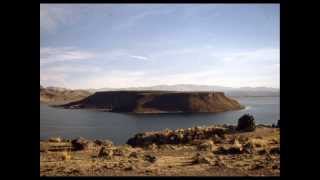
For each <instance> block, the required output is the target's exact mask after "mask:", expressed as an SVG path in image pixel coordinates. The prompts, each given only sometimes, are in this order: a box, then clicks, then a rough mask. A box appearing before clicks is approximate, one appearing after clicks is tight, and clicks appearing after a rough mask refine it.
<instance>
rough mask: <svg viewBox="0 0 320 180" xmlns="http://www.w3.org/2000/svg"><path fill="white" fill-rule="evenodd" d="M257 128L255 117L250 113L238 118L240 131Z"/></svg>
mask: <svg viewBox="0 0 320 180" xmlns="http://www.w3.org/2000/svg"><path fill="white" fill-rule="evenodd" d="M255 128H256V125H255V119H254V118H253V116H252V115H250V114H245V115H243V116H242V117H240V118H239V120H238V126H237V130H239V131H254V130H255Z"/></svg>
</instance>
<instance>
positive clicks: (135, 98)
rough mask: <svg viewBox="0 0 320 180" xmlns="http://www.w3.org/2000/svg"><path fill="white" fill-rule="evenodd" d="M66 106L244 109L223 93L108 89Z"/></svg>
mask: <svg viewBox="0 0 320 180" xmlns="http://www.w3.org/2000/svg"><path fill="white" fill-rule="evenodd" d="M62 106H63V107H65V108H89V109H103V110H107V111H112V112H134V113H178V112H186V113H188V112H190V113H191V112H213V113H214V112H224V111H229V110H238V109H242V108H244V107H243V106H242V105H240V104H239V103H238V102H237V101H236V100H234V99H231V98H229V97H226V96H225V95H224V93H223V92H176V91H105V92H96V93H95V94H93V95H91V96H89V97H87V98H85V99H83V100H80V101H76V102H72V103H68V104H65V105H62Z"/></svg>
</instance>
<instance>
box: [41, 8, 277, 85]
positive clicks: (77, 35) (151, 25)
mask: <svg viewBox="0 0 320 180" xmlns="http://www.w3.org/2000/svg"><path fill="white" fill-rule="evenodd" d="M279 13H280V10H279V5H277V4H256V5H255V4H247V5H246V4H183V5H182V4H175V5H172V4H171V5H167V4H41V5H40V83H41V84H42V85H44V86H61V87H66V88H73V89H81V88H103V87H113V88H122V87H137V86H152V85H159V84H168V85H173V84H199V85H220V86H231V87H241V86H251V87H257V86H267V87H275V88H279V85H280V80H279V79H280V77H279V76H280V65H279V63H280V47H279V46H280V39H279V38H280V37H279V36H280V27H279V26H280V24H279V19H280V17H279V16H280V15H279Z"/></svg>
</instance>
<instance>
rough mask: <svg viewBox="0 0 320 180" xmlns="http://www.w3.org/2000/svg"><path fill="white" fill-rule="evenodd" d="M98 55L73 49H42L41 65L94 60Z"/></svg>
mask: <svg viewBox="0 0 320 180" xmlns="http://www.w3.org/2000/svg"><path fill="white" fill-rule="evenodd" d="M95 56H96V54H94V53H92V52H88V51H83V50H79V49H76V48H73V47H63V48H51V47H42V48H40V64H47V63H54V62H61V61H72V60H85V59H92V58H94V57H95Z"/></svg>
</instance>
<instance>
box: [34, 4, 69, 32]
mask: <svg viewBox="0 0 320 180" xmlns="http://www.w3.org/2000/svg"><path fill="white" fill-rule="evenodd" d="M67 15H68V11H65V10H64V9H63V8H62V7H59V6H54V5H48V4H40V30H43V31H46V32H51V31H53V30H55V29H56V28H57V27H58V25H59V24H61V23H65V22H66V20H67V18H66V17H67Z"/></svg>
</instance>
